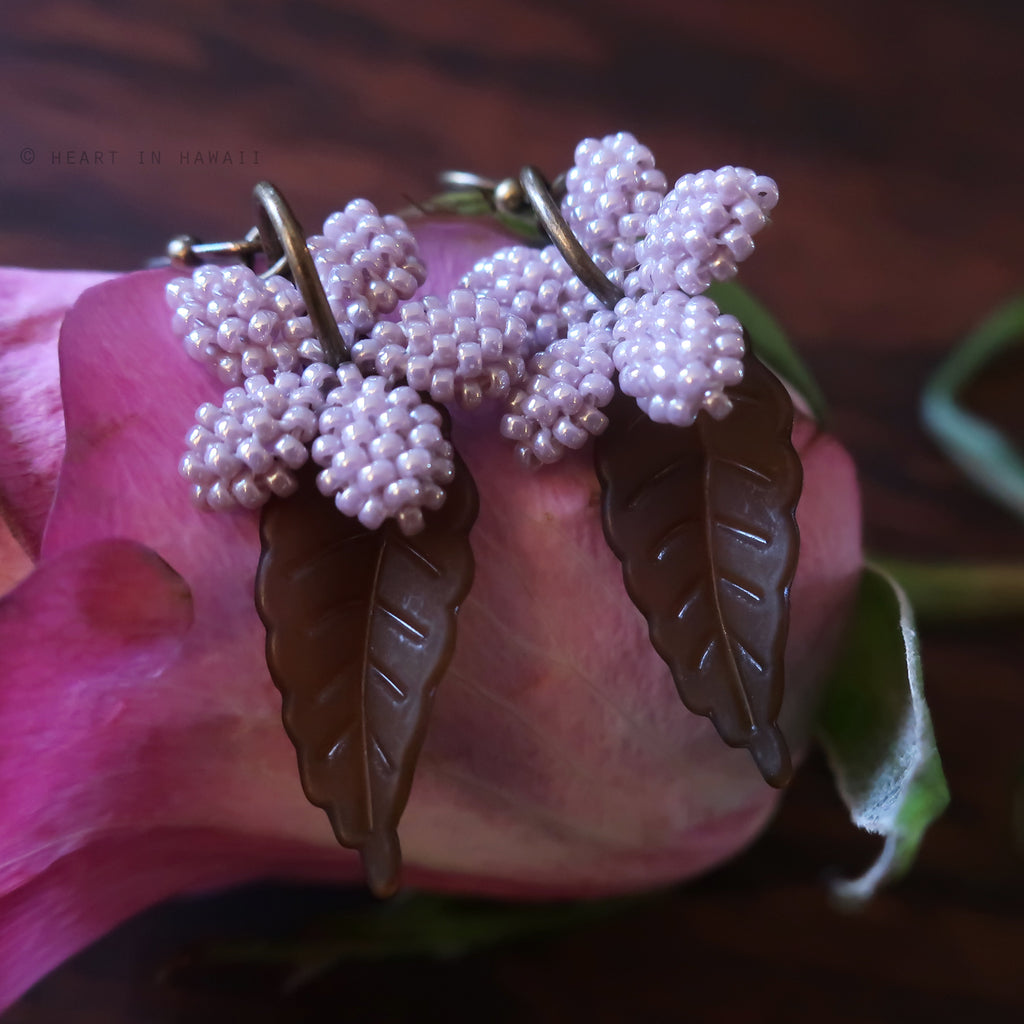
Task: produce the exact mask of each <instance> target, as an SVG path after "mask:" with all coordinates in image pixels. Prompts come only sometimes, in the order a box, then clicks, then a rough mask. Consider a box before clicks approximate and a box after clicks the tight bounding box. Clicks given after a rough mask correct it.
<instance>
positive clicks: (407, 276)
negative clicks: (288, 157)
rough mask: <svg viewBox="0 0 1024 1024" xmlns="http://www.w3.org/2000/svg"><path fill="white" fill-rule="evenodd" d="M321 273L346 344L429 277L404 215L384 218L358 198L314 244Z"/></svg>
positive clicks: (329, 220)
mask: <svg viewBox="0 0 1024 1024" xmlns="http://www.w3.org/2000/svg"><path fill="white" fill-rule="evenodd" d="M307 244H308V246H309V250H310V252H311V254H312V256H313V263H314V264H315V266H316V269H317V274H318V275H319V277H320V280H321V282H322V283H323V286H324V291H325V292H326V293H327V301H328V302H329V303H330V307H331V312H332V313H333V314H334V318H335V320H337V321H338V326H339V329H340V330H341V332H342V337H343V338H344V339H345V342H346V344H348V345H349V346H351V345H352V343H353V341H354V340H355V339H356V338H357V337H359V336H361V335H363V334H366V333H368V332H369V331H370V330H371V329H372V327H373V325H374V323H376V321H377V319H378V317H380V316H381V315H382V314H385V313H390V312H392V310H394V308H395V306H397V305H398V303H399V301H401V300H403V299H409V298H412V296H413V294H414V293H415V291H416V289H417V288H419V286H420V285H421V284H423V282H424V280H425V279H426V276H427V270H426V267H425V266H424V265H423V262H422V260H421V259H420V257H419V249H418V246H417V244H416V239H415V238H413V236H412V232H410V231H409V228H408V226H407V225H406V223H405V221H404V220H402V218H401V217H396V216H394V215H393V214H388V215H387V216H384V217H382V216H381V215H380V214H379V213H378V212H377V208H376V207H375V206H374V205H373V203H371V202H370V201H369V200H367V199H353V200H352V202H350V203H349V204H348V205H347V206H346V207H345V209H344V210H341V211H339V212H337V213H332V214H331V215H330V216H329V217H328V218H327V220H326V221H324V230H323V234H322V235H314V236H313V237H312V238H310V239H309V240H308V243H307Z"/></svg>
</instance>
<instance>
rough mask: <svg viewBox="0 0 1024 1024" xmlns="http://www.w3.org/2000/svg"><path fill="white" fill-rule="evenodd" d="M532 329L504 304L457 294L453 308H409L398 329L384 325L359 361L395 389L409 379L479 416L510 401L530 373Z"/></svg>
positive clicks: (358, 353) (448, 303)
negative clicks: (487, 401) (527, 354)
mask: <svg viewBox="0 0 1024 1024" xmlns="http://www.w3.org/2000/svg"><path fill="white" fill-rule="evenodd" d="M526 343H527V326H526V323H525V322H524V321H523V320H522V319H521V318H520V317H518V316H515V315H513V314H508V313H505V312H503V310H502V306H501V304H500V303H499V302H498V301H497V299H495V298H493V297H487V296H478V295H477V294H476V293H474V292H472V291H470V290H469V289H466V288H456V289H455V290H453V291H452V292H450V293H449V295H448V297H447V300H442V299H439V298H437V297H436V296H426V297H425V298H424V299H422V300H421V301H418V302H405V303H403V304H402V307H401V318H400V320H399V321H398V322H397V323H393V322H390V321H383V322H381V323H378V324H376V325H375V326H374V328H373V330H372V331H371V332H370V335H369V337H367V338H365V339H363V340H362V341H359V342H357V343H356V344H355V345H354V346H353V349H352V358H353V359H354V360H355V361H356V362H357V363H358V364H359V365H360V366H362V367H364V368H365V369H375V370H376V371H377V373H379V374H380V375H381V376H383V377H385V378H387V379H388V380H390V381H397V380H400V379H401V378H403V377H404V378H405V381H406V383H407V384H408V385H409V386H410V387H413V388H415V389H416V390H417V391H424V392H428V393H429V394H430V397H431V398H432V399H433V400H434V401H435V402H441V403H447V402H453V401H457V402H459V404H460V405H462V406H463V407H464V408H466V409H475V408H476V407H477V406H479V405H480V403H481V402H482V401H483V400H484V398H496V399H500V398H504V397H505V396H506V395H507V394H508V393H509V389H510V387H511V386H512V384H513V383H514V382H516V381H519V380H521V379H522V377H523V374H524V372H525V363H524V361H523V354H524V351H525V348H526Z"/></svg>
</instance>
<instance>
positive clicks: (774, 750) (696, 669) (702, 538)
mask: <svg viewBox="0 0 1024 1024" xmlns="http://www.w3.org/2000/svg"><path fill="white" fill-rule="evenodd" d="M744 365H745V373H744V378H743V382H742V383H741V384H740V385H738V386H737V387H735V388H730V389H729V391H728V394H729V397H730V398H731V399H732V402H733V410H732V412H730V413H729V414H728V415H727V416H726V417H725V418H724V419H722V420H714V419H712V418H711V417H710V416H708V415H707V413H704V412H702V413H701V414H700V415H699V416H698V418H697V422H696V423H695V424H694V426H692V427H687V428H680V427H674V426H670V425H667V424H661V423H654V422H652V421H651V420H650V419H649V418H648V417H647V416H646V415H645V414H644V413H643V412H642V411H641V410H640V409H639V408H638V407H637V405H636V403H635V402H634V401H633V400H632V399H631V398H628V397H626V396H623V395H619V396H617V397H616V399H615V401H614V403H613V405H612V406H610V407H609V408H608V410H607V411H608V413H609V415H610V419H611V423H610V424H609V426H608V428H607V430H606V431H605V433H604V434H603V435H601V437H599V438H598V443H597V450H596V465H597V475H598V477H599V479H600V481H601V487H602V489H603V492H604V494H603V503H602V514H603V520H604V530H605V536H606V537H607V539H608V543H609V544H610V546H611V548H612V550H613V551H614V552H615V554H616V556H617V557H618V558H619V559H620V560H621V562H622V572H623V577H624V579H625V582H626V589H627V591H628V592H629V596H630V597H631V598H632V600H633V603H634V604H635V605H636V606H637V607H638V608H639V609H640V611H641V612H642V613H643V615H644V617H645V618H646V619H647V623H648V626H649V628H650V634H651V640H652V642H653V643H654V646H655V649H656V650H657V651H658V653H659V654H660V655H661V656H662V658H664V659H665V661H666V662H667V663H668V665H669V668H670V669H671V670H672V676H673V678H674V679H675V683H676V687H677V688H678V690H679V694H680V696H681V697H682V699H683V702H684V703H685V704H686V706H687V707H688V708H690V710H691V711H694V712H696V713H697V714H701V715H707V716H709V717H710V718H711V721H712V722H713V723H714V725H715V728H716V729H718V732H719V734H720V735H721V737H722V739H724V740H725V742H726V743H728V744H729V745H730V746H742V747H746V748H747V749H749V751H750V753H751V754H752V755H753V758H754V761H755V762H756V763H757V766H758V768H759V769H760V771H761V774H762V775H763V776H764V777H765V779H766V780H767V781H768V782H769V783H771V784H772V785H773V786H783V785H785V784H786V782H787V781H788V780H789V777H790V774H791V772H792V765H791V762H790V756H789V750H788V748H787V746H786V741H785V739H784V738H783V736H782V733H781V732H780V730H779V728H778V726H777V725H776V718H777V717H778V713H779V708H780V706H781V704H782V691H783V655H784V652H785V647H786V634H787V631H788V627H789V588H790V584H791V583H792V580H793V575H794V573H795V572H796V563H797V556H798V553H799V536H798V534H797V527H796V504H797V500H798V499H799V497H800V489H801V485H802V483H803V471H802V467H801V465H800V460H799V457H798V456H797V454H796V452H795V450H794V449H793V445H792V442H791V441H790V434H791V431H792V426H793V405H792V402H791V401H790V398H789V395H788V394H787V392H786V389H785V388H784V387H783V386H782V384H780V383H779V381H778V379H777V378H776V377H775V376H774V375H773V374H772V373H771V371H770V370H768V369H767V368H766V367H765V366H763V365H762V364H761V363H760V362H758V361H757V360H756V359H755V358H754V357H753V356H751V355H748V356H747V358H746V360H745V363H744Z"/></svg>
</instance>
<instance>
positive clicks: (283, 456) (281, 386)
mask: <svg viewBox="0 0 1024 1024" xmlns="http://www.w3.org/2000/svg"><path fill="white" fill-rule="evenodd" d="M333 377H334V375H333V371H332V370H331V369H330V367H328V366H325V365H323V364H314V365H312V366H309V367H307V368H306V370H305V371H304V372H303V374H302V375H301V377H300V376H299V374H297V373H289V372H286V371H281V372H278V373H277V374H276V375H275V376H274V380H273V383H271V382H270V381H269V380H268V379H267V378H266V377H264V376H262V375H257V376H253V377H249V378H247V379H246V381H245V385H244V387H237V388H231V389H229V390H228V391H227V392H226V393H225V395H224V403H223V405H220V406H217V405H213V403H211V402H207V403H204V404H203V405H201V406H200V407H199V409H198V410H197V411H196V421H197V423H196V426H194V427H193V428H192V430H191V431H189V434H188V438H187V441H188V447H189V450H188V451H187V452H186V453H185V456H184V457H183V458H182V460H181V464H180V467H179V468H180V472H181V475H182V476H183V477H184V478H185V479H186V480H188V481H189V483H191V484H192V496H193V499H194V500H195V502H196V503H197V504H198V505H200V506H202V507H206V508H212V509H221V510H222V509H229V508H234V507H236V506H238V505H240V506H242V507H243V508H248V509H253V508H259V507H260V506H261V505H263V504H265V503H266V502H267V501H269V500H270V497H271V495H275V494H276V495H277V496H278V497H286V496H287V495H289V494H291V493H293V492H294V490H295V488H296V480H295V476H294V471H295V470H297V469H299V468H300V467H301V466H303V465H304V464H305V463H306V461H307V459H308V458H309V450H308V447H307V446H308V445H309V443H310V442H311V441H312V440H313V438H314V437H315V436H316V433H317V417H318V414H319V412H320V409H321V408H322V406H323V404H324V398H323V391H322V388H323V387H324V385H325V384H326V383H329V382H330V381H332V380H333Z"/></svg>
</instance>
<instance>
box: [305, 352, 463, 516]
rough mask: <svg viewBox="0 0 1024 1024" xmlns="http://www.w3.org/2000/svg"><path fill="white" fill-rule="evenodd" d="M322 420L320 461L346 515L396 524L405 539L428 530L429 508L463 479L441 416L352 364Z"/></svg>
mask: <svg viewBox="0 0 1024 1024" xmlns="http://www.w3.org/2000/svg"><path fill="white" fill-rule="evenodd" d="M338 382H339V383H338V387H336V388H334V390H332V391H331V392H330V393H329V394H328V396H327V402H326V405H325V407H324V409H323V411H322V412H321V414H320V419H319V424H318V426H319V436H318V437H317V439H316V440H315V441H314V442H313V459H314V461H315V462H316V463H317V464H318V465H320V466H323V467H325V468H324V470H323V471H322V472H321V473H320V474H319V475H318V476H317V486H318V487H319V488H320V492H321V493H322V494H324V495H331V496H333V497H334V503H335V505H336V506H337V507H338V509H339V510H340V511H341V512H343V513H344V514H345V515H347V516H355V517H356V518H357V519H358V520H359V522H361V523H362V524H363V525H364V526H365V527H367V529H370V530H375V529H377V528H378V527H379V526H381V525H382V524H383V522H384V520H385V519H387V518H389V517H391V518H394V519H395V521H396V522H397V524H398V526H399V528H400V529H401V530H402V532H403V533H405V534H414V533H418V532H419V531H420V530H422V529H423V512H422V510H423V509H424V508H427V509H437V508H440V507H441V505H442V504H443V503H444V497H445V496H444V487H445V485H446V484H448V483H450V482H451V480H452V477H453V475H454V472H455V467H454V462H453V458H454V451H453V449H452V446H451V443H450V442H449V441H447V440H446V439H445V437H444V434H443V433H442V430H441V426H442V420H441V412H440V410H439V409H437V408H436V407H435V406H433V405H430V404H427V403H424V402H423V401H422V400H421V399H420V396H419V394H418V393H417V392H416V391H415V390H414V389H413V388H411V387H408V386H400V387H396V388H391V389H390V390H389V387H388V382H387V381H386V380H385V379H384V378H383V377H381V376H379V375H377V374H374V375H371V376H369V377H363V375H362V374H361V373H360V372H359V370H358V368H357V367H356V366H355V365H353V364H351V363H349V364H346V365H345V366H342V367H340V368H339V370H338Z"/></svg>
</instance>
